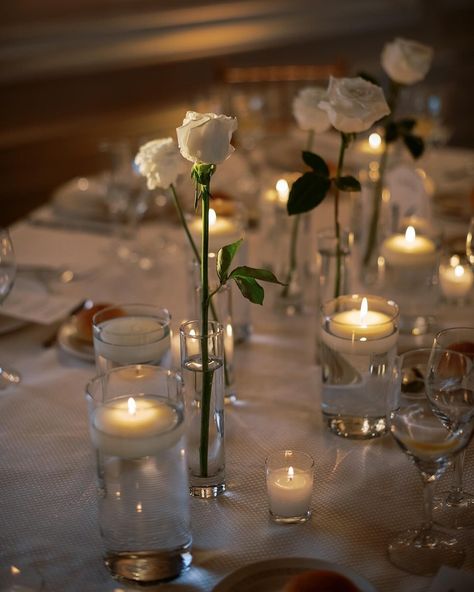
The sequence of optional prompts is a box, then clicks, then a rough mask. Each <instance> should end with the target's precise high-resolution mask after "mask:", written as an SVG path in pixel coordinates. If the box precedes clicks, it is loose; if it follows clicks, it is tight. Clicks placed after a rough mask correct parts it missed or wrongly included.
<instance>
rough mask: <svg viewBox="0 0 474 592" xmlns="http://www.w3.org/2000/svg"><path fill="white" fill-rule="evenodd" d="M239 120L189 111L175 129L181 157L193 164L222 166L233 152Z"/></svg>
mask: <svg viewBox="0 0 474 592" xmlns="http://www.w3.org/2000/svg"><path fill="white" fill-rule="evenodd" d="M236 129H237V119H236V118H235V117H227V115H216V114H215V113H195V112H194V111H188V112H187V113H186V117H185V118H184V121H183V125H182V126H181V127H178V128H177V129H176V133H177V135H178V144H179V149H180V150H181V154H182V155H183V156H184V158H186V159H187V160H190V161H191V162H202V163H206V164H219V163H220V162H224V160H226V159H227V158H229V156H230V155H231V154H232V152H233V151H234V148H233V146H231V144H230V140H231V138H232V134H233V132H235V130H236Z"/></svg>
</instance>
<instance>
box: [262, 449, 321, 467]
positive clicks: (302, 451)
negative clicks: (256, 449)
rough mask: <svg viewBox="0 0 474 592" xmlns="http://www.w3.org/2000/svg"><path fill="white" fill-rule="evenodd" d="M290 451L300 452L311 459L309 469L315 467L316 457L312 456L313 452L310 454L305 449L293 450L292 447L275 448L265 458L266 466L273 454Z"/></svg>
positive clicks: (293, 452) (292, 452)
mask: <svg viewBox="0 0 474 592" xmlns="http://www.w3.org/2000/svg"><path fill="white" fill-rule="evenodd" d="M288 452H290V453H291V454H298V455H300V456H303V457H305V458H306V460H309V461H310V465H309V467H308V469H312V468H314V458H313V457H312V456H311V454H309V452H304V450H293V449H291V448H282V449H280V450H274V451H273V452H270V453H269V454H268V455H267V456H266V458H265V466H266V467H267V466H268V463H269V461H270V459H271V458H272V457H273V456H275V457H276V455H277V454H281V455H286V454H287V453H288ZM308 469H306V470H308Z"/></svg>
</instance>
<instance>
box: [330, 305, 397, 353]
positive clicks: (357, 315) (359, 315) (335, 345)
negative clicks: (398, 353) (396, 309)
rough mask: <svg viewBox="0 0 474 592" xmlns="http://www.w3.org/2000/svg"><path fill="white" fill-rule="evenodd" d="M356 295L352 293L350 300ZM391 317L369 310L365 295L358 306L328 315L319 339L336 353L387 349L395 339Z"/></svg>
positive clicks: (376, 351)
mask: <svg viewBox="0 0 474 592" xmlns="http://www.w3.org/2000/svg"><path fill="white" fill-rule="evenodd" d="M358 300H359V296H357V295H355V298H354V304H355V303H356V302H358ZM397 338H398V332H397V329H396V327H395V324H394V318H393V317H391V316H389V315H388V314H386V313H385V312H380V311H374V310H369V305H368V299H367V297H362V300H361V303H360V308H353V309H350V310H344V311H342V312H336V313H334V314H333V315H331V317H330V318H329V319H328V323H327V326H326V328H325V329H324V330H323V331H322V332H321V339H322V341H323V342H324V343H326V345H328V346H329V347H330V348H332V349H334V350H335V351H338V352H340V353H352V354H363V355H364V354H365V355H367V354H375V353H384V352H387V351H389V350H390V349H391V348H392V347H394V346H395V345H396V343H397Z"/></svg>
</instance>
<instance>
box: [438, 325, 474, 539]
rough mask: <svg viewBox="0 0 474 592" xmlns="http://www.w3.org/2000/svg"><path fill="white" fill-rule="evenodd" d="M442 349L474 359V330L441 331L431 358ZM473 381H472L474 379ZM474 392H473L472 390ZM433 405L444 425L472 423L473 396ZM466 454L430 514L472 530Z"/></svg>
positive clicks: (452, 525)
mask: <svg viewBox="0 0 474 592" xmlns="http://www.w3.org/2000/svg"><path fill="white" fill-rule="evenodd" d="M439 347H441V348H445V349H449V350H453V351H458V352H462V353H463V354H464V355H466V356H468V357H469V358H470V359H471V360H474V327H453V328H450V329H444V330H443V331H440V332H439V333H438V334H437V335H436V337H435V339H434V344H433V352H434V354H433V357H434V360H436V355H435V350H436V348H439ZM473 380H474V379H473ZM473 390H474V389H473ZM433 402H434V404H435V405H436V406H441V405H442V413H443V415H444V417H445V421H446V423H448V425H449V423H452V422H459V421H460V419H459V416H460V414H462V415H463V417H464V420H467V421H471V423H472V422H474V394H473V392H472V390H471V391H470V392H469V390H466V389H464V390H463V391H462V393H461V396H459V393H456V396H452V397H451V398H450V399H449V400H448V399H446V397H445V396H444V395H443V399H442V400H441V396H440V395H438V396H437V398H436V399H435V400H434V401H433ZM464 459H465V452H464V451H463V452H461V453H460V454H459V456H458V457H457V458H456V459H455V461H454V463H453V469H454V471H453V472H454V480H453V483H452V484H451V486H450V488H449V490H448V491H446V490H445V491H441V492H439V493H438V494H436V496H435V498H434V508H433V515H434V519H435V521H436V522H437V523H438V524H440V525H442V526H446V527H448V528H474V493H470V492H468V491H465V490H464V488H463V470H464Z"/></svg>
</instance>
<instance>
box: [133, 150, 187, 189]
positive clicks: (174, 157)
mask: <svg viewBox="0 0 474 592" xmlns="http://www.w3.org/2000/svg"><path fill="white" fill-rule="evenodd" d="M135 164H136V165H137V166H138V170H139V171H140V173H141V174H142V175H143V176H144V177H146V179H147V186H148V189H156V188H157V187H161V188H163V189H167V188H168V187H169V186H170V185H171V184H172V183H173V184H174V183H176V179H177V178H178V176H179V175H180V174H181V173H183V172H184V171H185V170H186V168H187V167H186V161H185V160H184V159H183V157H182V156H181V154H180V153H179V150H178V146H177V145H176V142H175V141H174V140H173V138H162V139H161V140H152V141H151V142H147V143H146V144H143V146H140V150H139V151H138V154H137V155H136V157H135Z"/></svg>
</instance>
